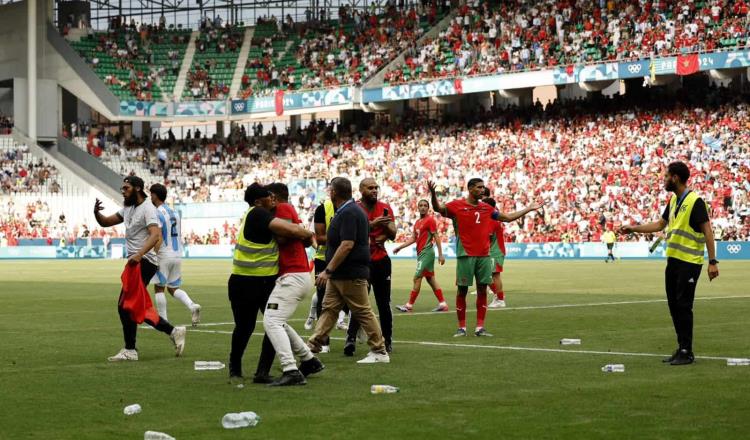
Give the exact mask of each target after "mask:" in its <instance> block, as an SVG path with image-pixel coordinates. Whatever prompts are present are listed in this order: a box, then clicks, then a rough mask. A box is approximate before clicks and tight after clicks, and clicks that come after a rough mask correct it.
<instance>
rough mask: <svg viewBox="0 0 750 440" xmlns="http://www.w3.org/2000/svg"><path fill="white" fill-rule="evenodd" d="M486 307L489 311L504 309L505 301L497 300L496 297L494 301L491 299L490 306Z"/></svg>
mask: <svg viewBox="0 0 750 440" xmlns="http://www.w3.org/2000/svg"><path fill="white" fill-rule="evenodd" d="M487 307H489V308H491V309H502V308H504V307H505V300H504V299H497V297H495V299H493V300H492V302H491V303H490V305H488V306H487Z"/></svg>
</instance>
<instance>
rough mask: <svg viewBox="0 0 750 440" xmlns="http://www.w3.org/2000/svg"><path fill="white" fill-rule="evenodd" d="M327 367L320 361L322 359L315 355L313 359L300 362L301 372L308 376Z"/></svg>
mask: <svg viewBox="0 0 750 440" xmlns="http://www.w3.org/2000/svg"><path fill="white" fill-rule="evenodd" d="M325 367H326V366H325V365H323V362H320V359H318V358H316V357H314V356H313V358H312V359H308V360H306V361H302V362H300V364H299V372H300V373H302V375H303V376H305V377H307V376H309V375H311V374H315V373H320V372H321V371H323V370H324V369H325Z"/></svg>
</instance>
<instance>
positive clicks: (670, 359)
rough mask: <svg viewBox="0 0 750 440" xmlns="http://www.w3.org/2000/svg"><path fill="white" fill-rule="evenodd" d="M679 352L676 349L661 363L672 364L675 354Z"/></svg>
mask: <svg viewBox="0 0 750 440" xmlns="http://www.w3.org/2000/svg"><path fill="white" fill-rule="evenodd" d="M679 352H680V349H679V348H678V349H677V350H675V351H674V353H672V354H671V355H669V356H668V357H665V358H664V359H662V360H661V361H662V362H664V363H665V364H668V363H670V362H672V361H673V360H674V358H676V357H677V353H679Z"/></svg>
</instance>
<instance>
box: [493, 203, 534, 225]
mask: <svg viewBox="0 0 750 440" xmlns="http://www.w3.org/2000/svg"><path fill="white" fill-rule="evenodd" d="M538 209H542V205H540V204H538V203H537V204H534V205H531V206H528V207H526V208H524V209H522V210H520V211H516V212H511V213H510V214H505V213H502V212H500V213H499V214H500V215H499V216H498V217H497V219H498V220H500V221H502V222H506V223H508V222H512V221H514V220H518V219H519V218H521V217H523V216H525V215H526V214H528V213H530V212H532V211H536V210H538Z"/></svg>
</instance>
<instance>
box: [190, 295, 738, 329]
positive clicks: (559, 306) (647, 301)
mask: <svg viewBox="0 0 750 440" xmlns="http://www.w3.org/2000/svg"><path fill="white" fill-rule="evenodd" d="M738 298H750V295H734V296H706V297H701V298H695V300H696V301H709V300H716V299H738ZM665 302H667V300H666V299H644V300H635V301H613V302H596V303H580V304H550V305H543V306H522V307H504V308H502V309H489V308H488V309H487V311H488V312H510V311H513V310H543V309H567V308H575V307H599V306H618V305H628V304H653V303H665ZM452 312H453V310H451V311H449V312H408V313H403V312H398V311H396V312H394V313H393V316H394V317H395V316H419V315H445V314H452ZM306 319H307V318H292V319H290V320H289V322H303V321H305V320H306ZM256 322H263V320H262V319H260V320H258V321H256ZM233 324H234V322H206V323H200V324H199V325H200V326H201V327H213V326H222V325H233ZM184 325H187V326H189V325H190V324H184Z"/></svg>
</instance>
